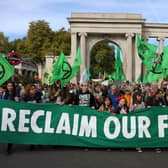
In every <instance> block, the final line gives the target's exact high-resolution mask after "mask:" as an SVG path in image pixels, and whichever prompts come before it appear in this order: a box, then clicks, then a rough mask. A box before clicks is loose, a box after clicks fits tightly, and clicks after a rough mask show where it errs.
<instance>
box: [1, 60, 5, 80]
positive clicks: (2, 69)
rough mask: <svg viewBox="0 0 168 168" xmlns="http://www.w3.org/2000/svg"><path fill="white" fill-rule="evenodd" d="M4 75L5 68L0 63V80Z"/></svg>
mask: <svg viewBox="0 0 168 168" xmlns="http://www.w3.org/2000/svg"><path fill="white" fill-rule="evenodd" d="M4 75H5V68H4V66H3V65H2V64H1V63H0V80H1V79H2V78H3V77H4Z"/></svg>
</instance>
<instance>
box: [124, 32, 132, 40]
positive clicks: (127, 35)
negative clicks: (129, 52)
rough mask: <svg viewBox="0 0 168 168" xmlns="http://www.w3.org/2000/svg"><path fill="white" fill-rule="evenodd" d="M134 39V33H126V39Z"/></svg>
mask: <svg viewBox="0 0 168 168" xmlns="http://www.w3.org/2000/svg"><path fill="white" fill-rule="evenodd" d="M132 37H134V33H125V38H126V39H127V38H132Z"/></svg>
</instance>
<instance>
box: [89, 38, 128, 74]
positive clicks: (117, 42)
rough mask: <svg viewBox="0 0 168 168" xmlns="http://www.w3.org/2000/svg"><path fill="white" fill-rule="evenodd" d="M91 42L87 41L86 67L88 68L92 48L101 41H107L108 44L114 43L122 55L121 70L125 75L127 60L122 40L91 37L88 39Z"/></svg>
mask: <svg viewBox="0 0 168 168" xmlns="http://www.w3.org/2000/svg"><path fill="white" fill-rule="evenodd" d="M90 38H91V40H90V39H89V40H88V43H87V44H88V48H87V53H86V55H87V67H90V58H91V51H92V49H93V47H94V46H95V45H96V44H98V43H99V42H101V41H109V42H112V43H114V44H115V45H117V46H118V47H119V48H120V50H121V52H122V55H123V70H124V73H125V74H126V65H127V59H126V54H127V50H126V46H125V44H124V42H123V40H121V39H119V38H115V37H110V38H108V37H105V38H104V37H96V38H93V37H90Z"/></svg>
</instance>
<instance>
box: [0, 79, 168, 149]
mask: <svg viewBox="0 0 168 168" xmlns="http://www.w3.org/2000/svg"><path fill="white" fill-rule="evenodd" d="M3 99H5V100H12V101H21V102H28V103H56V104H59V105H64V104H66V105H79V106H87V107H90V108H92V109H96V110H97V111H100V112H101V111H104V112H108V113H111V114H112V115H117V114H128V113H130V112H134V111H135V110H139V109H143V108H149V107H152V106H162V107H165V106H168V81H162V83H161V84H160V85H158V83H156V82H153V83H151V84H149V83H147V84H138V83H130V82H129V81H126V82H124V83H121V84H116V83H115V82H110V83H109V84H108V85H102V84H101V83H100V82H93V81H88V82H83V83H82V84H73V83H69V84H68V85H67V86H66V87H64V88H61V85H60V82H55V83H54V84H53V85H51V86H48V85H46V84H43V85H42V84H41V83H33V84H28V85H26V86H23V85H22V84H21V83H19V84H17V83H14V82H11V81H8V82H7V83H6V84H5V85H3V86H0V100H3ZM11 148H12V145H11V144H8V149H7V150H8V152H10V150H11Z"/></svg>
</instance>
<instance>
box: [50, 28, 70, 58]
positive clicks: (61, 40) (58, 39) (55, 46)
mask: <svg viewBox="0 0 168 168" xmlns="http://www.w3.org/2000/svg"><path fill="white" fill-rule="evenodd" d="M70 50H71V34H70V32H68V31H66V30H65V29H64V28H61V29H60V30H59V31H56V32H53V43H52V44H51V47H50V51H51V52H53V53H54V55H59V54H60V52H61V51H62V52H63V53H64V54H65V55H70Z"/></svg>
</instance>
